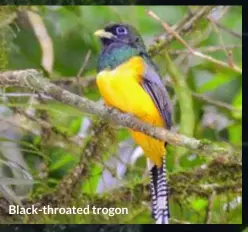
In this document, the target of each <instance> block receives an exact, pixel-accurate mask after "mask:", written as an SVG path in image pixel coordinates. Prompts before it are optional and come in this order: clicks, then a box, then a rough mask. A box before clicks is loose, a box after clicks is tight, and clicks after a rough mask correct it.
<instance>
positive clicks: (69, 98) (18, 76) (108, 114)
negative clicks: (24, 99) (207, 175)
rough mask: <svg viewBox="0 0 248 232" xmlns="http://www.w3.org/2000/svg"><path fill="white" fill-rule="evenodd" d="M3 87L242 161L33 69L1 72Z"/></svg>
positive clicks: (231, 152)
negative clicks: (73, 90)
mask: <svg viewBox="0 0 248 232" xmlns="http://www.w3.org/2000/svg"><path fill="white" fill-rule="evenodd" d="M0 86H3V87H7V86H12V87H13V86H19V87H28V88H30V89H34V90H36V91H38V92H39V93H45V94H47V95H48V96H50V97H52V98H54V99H56V100H57V101H60V102H62V103H64V104H68V105H71V106H74V107H76V108H78V109H79V110H81V111H83V112H85V113H88V114H92V115H96V116H98V117H101V118H102V119H104V120H107V121H113V122H114V123H116V124H118V125H121V126H123V127H128V128H132V129H133V130H137V131H141V132H143V133H145V134H147V135H150V136H152V137H154V138H156V139H159V140H162V141H167V142H168V143H170V144H172V145H175V146H182V147H185V148H188V149H190V150H192V151H195V152H198V153H205V154H207V155H209V154H211V155H217V154H225V155H227V156H226V157H229V158H230V157H231V158H237V159H238V161H240V159H241V158H240V155H239V152H237V151H235V150H234V149H233V148H232V147H231V146H229V145H226V146H220V145H217V144H214V143H213V142H211V141H207V140H198V139H195V138H190V137H187V136H184V135H180V134H177V133H174V132H171V131H168V130H166V129H164V128H158V127H153V126H152V125H150V124H146V123H144V122H143V121H141V120H139V119H137V118H135V117H134V116H132V115H130V114H124V113H121V112H120V111H118V110H116V109H113V108H110V107H105V106H104V105H103V104H100V103H96V102H93V101H90V100H88V99H86V98H82V97H80V96H78V95H76V94H73V93H71V92H69V91H67V90H64V89H62V88H60V87H58V86H56V85H54V84H53V83H51V82H49V81H48V80H47V79H45V78H43V76H42V74H41V73H39V72H38V71H36V70H34V69H29V70H20V71H8V72H2V73H0Z"/></svg>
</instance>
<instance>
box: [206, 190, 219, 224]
mask: <svg viewBox="0 0 248 232" xmlns="http://www.w3.org/2000/svg"><path fill="white" fill-rule="evenodd" d="M215 194H216V193H215V191H213V192H212V193H211V194H210V195H209V197H208V205H207V208H206V218H205V220H204V221H205V224H210V223H211V220H212V210H213V204H214V198H215Z"/></svg>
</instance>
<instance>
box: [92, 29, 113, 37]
mask: <svg viewBox="0 0 248 232" xmlns="http://www.w3.org/2000/svg"><path fill="white" fill-rule="evenodd" d="M94 35H95V36H98V37H100V38H106V39H113V38H116V36H115V35H113V34H112V33H110V32H107V31H105V30H103V29H101V30H97V31H95V33H94Z"/></svg>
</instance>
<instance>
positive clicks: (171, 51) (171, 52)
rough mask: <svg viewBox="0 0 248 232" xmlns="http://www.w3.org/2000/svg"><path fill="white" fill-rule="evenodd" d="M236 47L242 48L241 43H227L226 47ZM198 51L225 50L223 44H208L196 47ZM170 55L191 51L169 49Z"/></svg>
mask: <svg viewBox="0 0 248 232" xmlns="http://www.w3.org/2000/svg"><path fill="white" fill-rule="evenodd" d="M234 48H242V45H241V44H232V45H231V44H230V45H225V49H227V50H228V49H234ZM196 50H197V51H198V52H216V51H219V50H223V47H222V46H219V45H216V46H207V47H200V48H197V49H196ZM168 52H169V54H170V55H179V54H184V53H186V54H187V53H190V51H189V50H188V49H179V50H168Z"/></svg>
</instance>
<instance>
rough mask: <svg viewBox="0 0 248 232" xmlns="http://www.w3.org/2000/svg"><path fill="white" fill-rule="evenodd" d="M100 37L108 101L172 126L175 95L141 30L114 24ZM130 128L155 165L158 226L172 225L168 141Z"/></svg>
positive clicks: (100, 69)
mask: <svg viewBox="0 0 248 232" xmlns="http://www.w3.org/2000/svg"><path fill="white" fill-rule="evenodd" d="M94 35H95V36H97V37H98V38H99V40H100V41H101V44H102V50H101V53H100V55H99V59H98V63H97V76H96V83H97V87H98V89H99V92H100V95H101V96H102V97H103V100H104V103H105V104H106V105H107V106H109V107H113V108H116V109H118V110H120V111H121V112H124V113H129V114H131V115H134V116H135V117H137V118H139V119H140V120H142V121H144V122H146V123H149V124H151V125H153V126H157V127H163V128H166V129H168V130H170V129H171V126H172V105H171V102H170V99H169V94H168V92H167V90H166V88H165V85H164V83H163V82H162V80H161V76H160V74H159V70H158V67H157V66H156V65H155V63H154V62H153V61H152V59H151V57H150V56H149V54H148V52H147V50H146V46H145V44H144V41H143V39H142V37H141V35H140V33H139V32H138V30H137V29H136V28H135V27H133V26H132V25H130V24H126V23H109V24H107V25H106V26H105V27H104V28H103V29H99V30H97V31H95V33H94ZM129 130H130V133H131V135H132V137H133V139H134V140H135V142H136V143H137V144H138V145H139V146H141V148H142V149H143V151H144V154H145V156H146V157H147V158H148V161H149V163H150V170H149V173H150V192H151V198H152V204H151V211H152V217H153V218H154V220H155V223H156V224H169V218H170V210H169V201H168V181H167V174H166V154H167V150H166V148H167V142H163V141H160V140H157V139H155V138H153V137H151V136H148V135H146V134H144V133H142V132H139V131H135V130H132V129H129Z"/></svg>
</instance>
